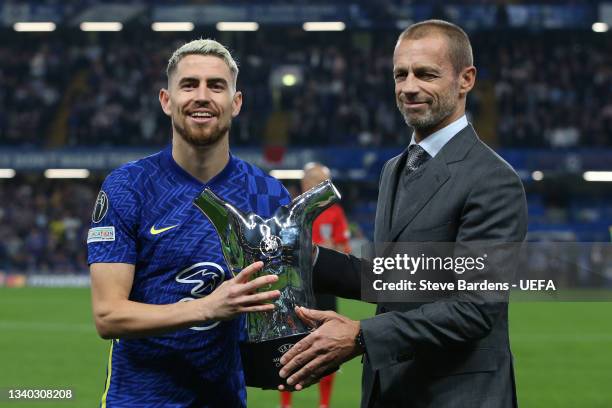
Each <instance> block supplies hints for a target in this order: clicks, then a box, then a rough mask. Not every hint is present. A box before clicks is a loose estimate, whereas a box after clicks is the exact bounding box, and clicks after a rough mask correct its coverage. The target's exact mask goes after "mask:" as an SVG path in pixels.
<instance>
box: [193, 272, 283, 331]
mask: <svg viewBox="0 0 612 408" xmlns="http://www.w3.org/2000/svg"><path fill="white" fill-rule="evenodd" d="M262 267H263V262H255V263H252V264H251V265H249V266H247V267H246V268H244V269H243V270H242V271H240V273H239V274H238V275H236V276H235V277H234V278H232V279H230V280H227V281H225V282H223V283H222V284H221V285H219V287H218V288H217V289H215V290H214V291H213V292H212V293H211V294H210V295H208V296H206V297H204V298H202V299H198V300H197V302H200V303H201V306H200V311H201V315H202V320H203V321H205V320H228V319H232V318H234V317H236V315H238V314H240V313H245V312H269V311H272V310H274V304H273V303H266V302H269V301H271V300H274V299H277V298H278V297H279V296H280V291H278V290H270V291H267V292H259V293H256V292H255V291H256V290H257V289H261V288H263V287H265V286H267V285H270V284H272V283H274V282H276V281H277V280H278V276H276V275H265V276H260V277H258V278H256V279H253V280H252V281H250V282H249V278H250V277H251V276H252V275H253V274H254V273H255V272H257V271H259V270H260V269H261V268H262Z"/></svg>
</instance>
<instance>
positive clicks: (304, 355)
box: [278, 307, 364, 391]
mask: <svg viewBox="0 0 612 408" xmlns="http://www.w3.org/2000/svg"><path fill="white" fill-rule="evenodd" d="M295 311H296V313H297V315H298V317H299V318H300V319H302V320H303V321H304V322H305V323H306V324H308V325H309V326H311V327H316V326H317V325H319V324H320V326H319V328H318V329H316V330H315V331H313V332H312V333H311V334H309V335H308V336H307V337H305V338H303V339H302V340H300V341H299V342H298V343H296V344H295V345H294V346H293V347H292V348H291V349H289V351H287V353H285V354H284V355H283V357H282V358H281V361H280V362H281V364H282V365H283V368H282V369H281V370H280V373H279V375H280V376H281V377H282V378H286V377H288V376H290V377H289V378H288V379H287V384H289V385H294V386H295V389H296V390H297V391H299V390H301V389H303V388H306V387H308V386H309V385H311V384H314V383H315V382H318V381H319V379H320V378H321V377H323V376H324V375H326V374H328V373H329V372H330V371H332V370H334V369H335V368H337V367H339V366H340V364H342V363H344V362H345V361H347V360H350V359H352V358H354V357H356V356H358V355H360V354H362V353H363V352H364V350H362V349H361V348H360V347H358V346H357V345H356V344H355V337H356V336H357V334H358V333H359V328H360V323H359V321H355V320H351V319H349V318H346V317H344V316H342V315H339V314H338V313H335V312H331V311H326V312H322V311H319V310H312V309H306V308H304V307H296V309H295ZM278 388H279V390H281V391H282V390H284V387H283V386H282V385H281V386H279V387H278Z"/></svg>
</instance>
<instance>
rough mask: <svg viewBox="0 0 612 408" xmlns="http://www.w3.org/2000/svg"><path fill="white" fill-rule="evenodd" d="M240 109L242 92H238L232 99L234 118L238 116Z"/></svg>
mask: <svg viewBox="0 0 612 408" xmlns="http://www.w3.org/2000/svg"><path fill="white" fill-rule="evenodd" d="M240 108H242V92H240V91H236V92H235V93H234V97H233V98H232V118H235V117H236V116H238V114H239V113H240Z"/></svg>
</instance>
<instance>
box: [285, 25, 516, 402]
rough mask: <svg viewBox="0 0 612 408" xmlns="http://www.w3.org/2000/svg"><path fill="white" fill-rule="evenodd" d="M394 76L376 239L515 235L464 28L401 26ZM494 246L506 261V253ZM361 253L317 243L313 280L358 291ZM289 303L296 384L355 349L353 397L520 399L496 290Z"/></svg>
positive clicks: (507, 183)
mask: <svg viewBox="0 0 612 408" xmlns="http://www.w3.org/2000/svg"><path fill="white" fill-rule="evenodd" d="M393 76H394V79H395V96H396V101H397V106H398V109H399V111H400V112H401V113H402V115H403V116H404V118H405V121H406V123H407V124H408V125H409V126H411V127H412V129H413V136H412V141H411V142H410V145H409V146H408V148H407V149H406V150H405V151H404V152H403V153H402V154H401V155H399V156H397V157H394V158H393V159H391V160H389V161H388V162H387V163H386V164H385V166H384V168H383V171H382V175H381V179H380V180H381V181H380V189H379V197H378V207H377V210H376V223H375V242H376V243H383V242H454V243H455V244H454V245H459V244H464V243H470V242H491V243H504V242H521V241H523V240H524V237H525V234H526V226H527V206H526V200H525V193H524V190H523V186H522V184H521V181H520V179H519V177H518V176H517V174H516V173H515V172H514V170H513V169H512V168H511V167H510V165H508V164H507V163H506V162H505V161H504V160H503V159H501V158H500V157H499V156H498V155H497V154H495V153H494V152H493V151H492V150H491V149H490V148H488V147H487V146H486V145H485V144H484V143H483V142H482V141H481V140H480V139H479V138H478V136H477V135H476V133H475V131H474V129H473V128H472V126H471V125H470V124H469V123H468V122H467V119H466V117H465V102H466V96H467V94H468V92H469V91H470V90H471V89H472V88H473V86H474V83H475V79H476V68H475V67H474V66H473V57H472V48H471V45H470V41H469V38H468V36H467V35H466V34H465V32H464V31H463V30H462V29H461V28H459V27H458V26H456V25H454V24H451V23H448V22H445V21H440V20H428V21H424V22H421V23H417V24H414V25H412V26H410V27H409V28H407V29H406V30H405V31H404V32H402V34H401V35H400V37H399V39H398V42H397V45H396V47H395V51H394V54H393ZM503 257H505V258H503ZM503 257H502V259H501V261H502V263H507V264H511V263H512V259H511V258H510V257H511V254H510V253H507V254H505V255H503ZM364 262H366V261H364V260H361V259H358V258H355V257H352V256H348V255H344V254H340V253H338V252H335V251H332V250H327V249H324V248H320V249H319V252H318V257H317V260H316V263H315V268H314V286H315V291H318V292H323V293H333V294H335V295H338V296H342V297H347V298H353V299H358V298H360V274H361V270H362V267H363V266H364V265H363V263H364ZM498 265H499V264H498ZM298 313H299V314H300V317H301V318H302V319H304V320H305V321H308V322H310V323H311V324H312V325H313V326H318V328H317V329H316V330H314V331H313V332H312V333H311V334H310V335H309V336H307V337H306V338H304V339H303V340H302V341H300V342H299V343H297V344H296V345H295V346H294V347H293V348H292V349H291V350H289V351H288V352H287V353H286V354H285V356H284V357H283V359H282V360H281V363H282V364H283V368H282V369H281V371H280V375H281V376H282V377H285V378H287V381H288V383H289V384H290V385H293V386H294V387H295V388H296V389H297V390H300V389H302V388H304V387H306V386H308V385H310V384H312V383H313V382H316V381H317V379H318V378H320V377H321V376H322V375H323V374H324V373H325V372H326V371H328V370H330V369H333V367H337V366H339V365H340V364H342V363H343V362H345V361H347V360H349V359H351V358H354V357H356V356H359V355H363V379H362V403H361V406H362V408H366V407H385V408H391V407H435V408H441V407H449V408H450V407H457V408H466V407H470V408H472V407H491V408H500V407H513V406H516V405H517V401H516V390H515V385H514V371H513V366H512V355H511V352H510V345H509V338H508V307H507V303H505V302H481V301H465V300H460V299H454V298H452V297H451V298H450V299H446V300H445V301H433V302H427V303H415V302H409V301H407V302H404V303H391V302H388V303H385V302H380V301H379V302H378V305H377V310H376V316H375V317H372V318H369V319H365V320H362V321H353V320H351V319H348V318H346V317H344V316H342V315H339V314H337V313H334V312H323V311H317V310H309V309H305V308H298Z"/></svg>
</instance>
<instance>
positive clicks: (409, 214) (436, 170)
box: [389, 157, 450, 242]
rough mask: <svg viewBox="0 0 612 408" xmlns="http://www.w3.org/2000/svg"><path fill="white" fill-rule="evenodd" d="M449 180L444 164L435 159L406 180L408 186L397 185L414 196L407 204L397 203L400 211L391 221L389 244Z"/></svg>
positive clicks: (437, 158)
mask: <svg viewBox="0 0 612 408" xmlns="http://www.w3.org/2000/svg"><path fill="white" fill-rule="evenodd" d="M449 178H450V173H449V171H448V167H447V166H446V163H445V162H444V161H443V160H440V158H439V157H435V158H434V159H432V160H430V161H429V163H427V165H426V166H425V168H424V169H423V171H421V172H419V171H417V172H416V173H414V174H412V175H411V177H410V178H409V179H408V184H409V185H408V186H406V185H399V186H398V187H397V188H398V189H399V188H408V189H409V190H410V191H412V192H414V194H412V196H411V197H412V199H411V200H410V201H409V202H402V203H398V205H399V206H400V209H399V212H398V217H397V219H395V220H393V225H392V226H391V233H390V234H389V242H391V241H395V240H396V239H397V236H398V235H399V233H400V232H401V231H402V230H403V229H404V228H406V226H407V225H408V224H410V222H411V221H412V220H413V219H414V217H415V216H416V215H417V214H418V212H419V211H420V210H421V208H423V207H424V206H425V204H427V202H428V201H429V200H431V198H432V197H433V196H434V194H436V193H437V192H438V190H439V189H440V187H442V185H443V184H444V183H446V181H447V180H448V179H449ZM400 183H401V181H400Z"/></svg>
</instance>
